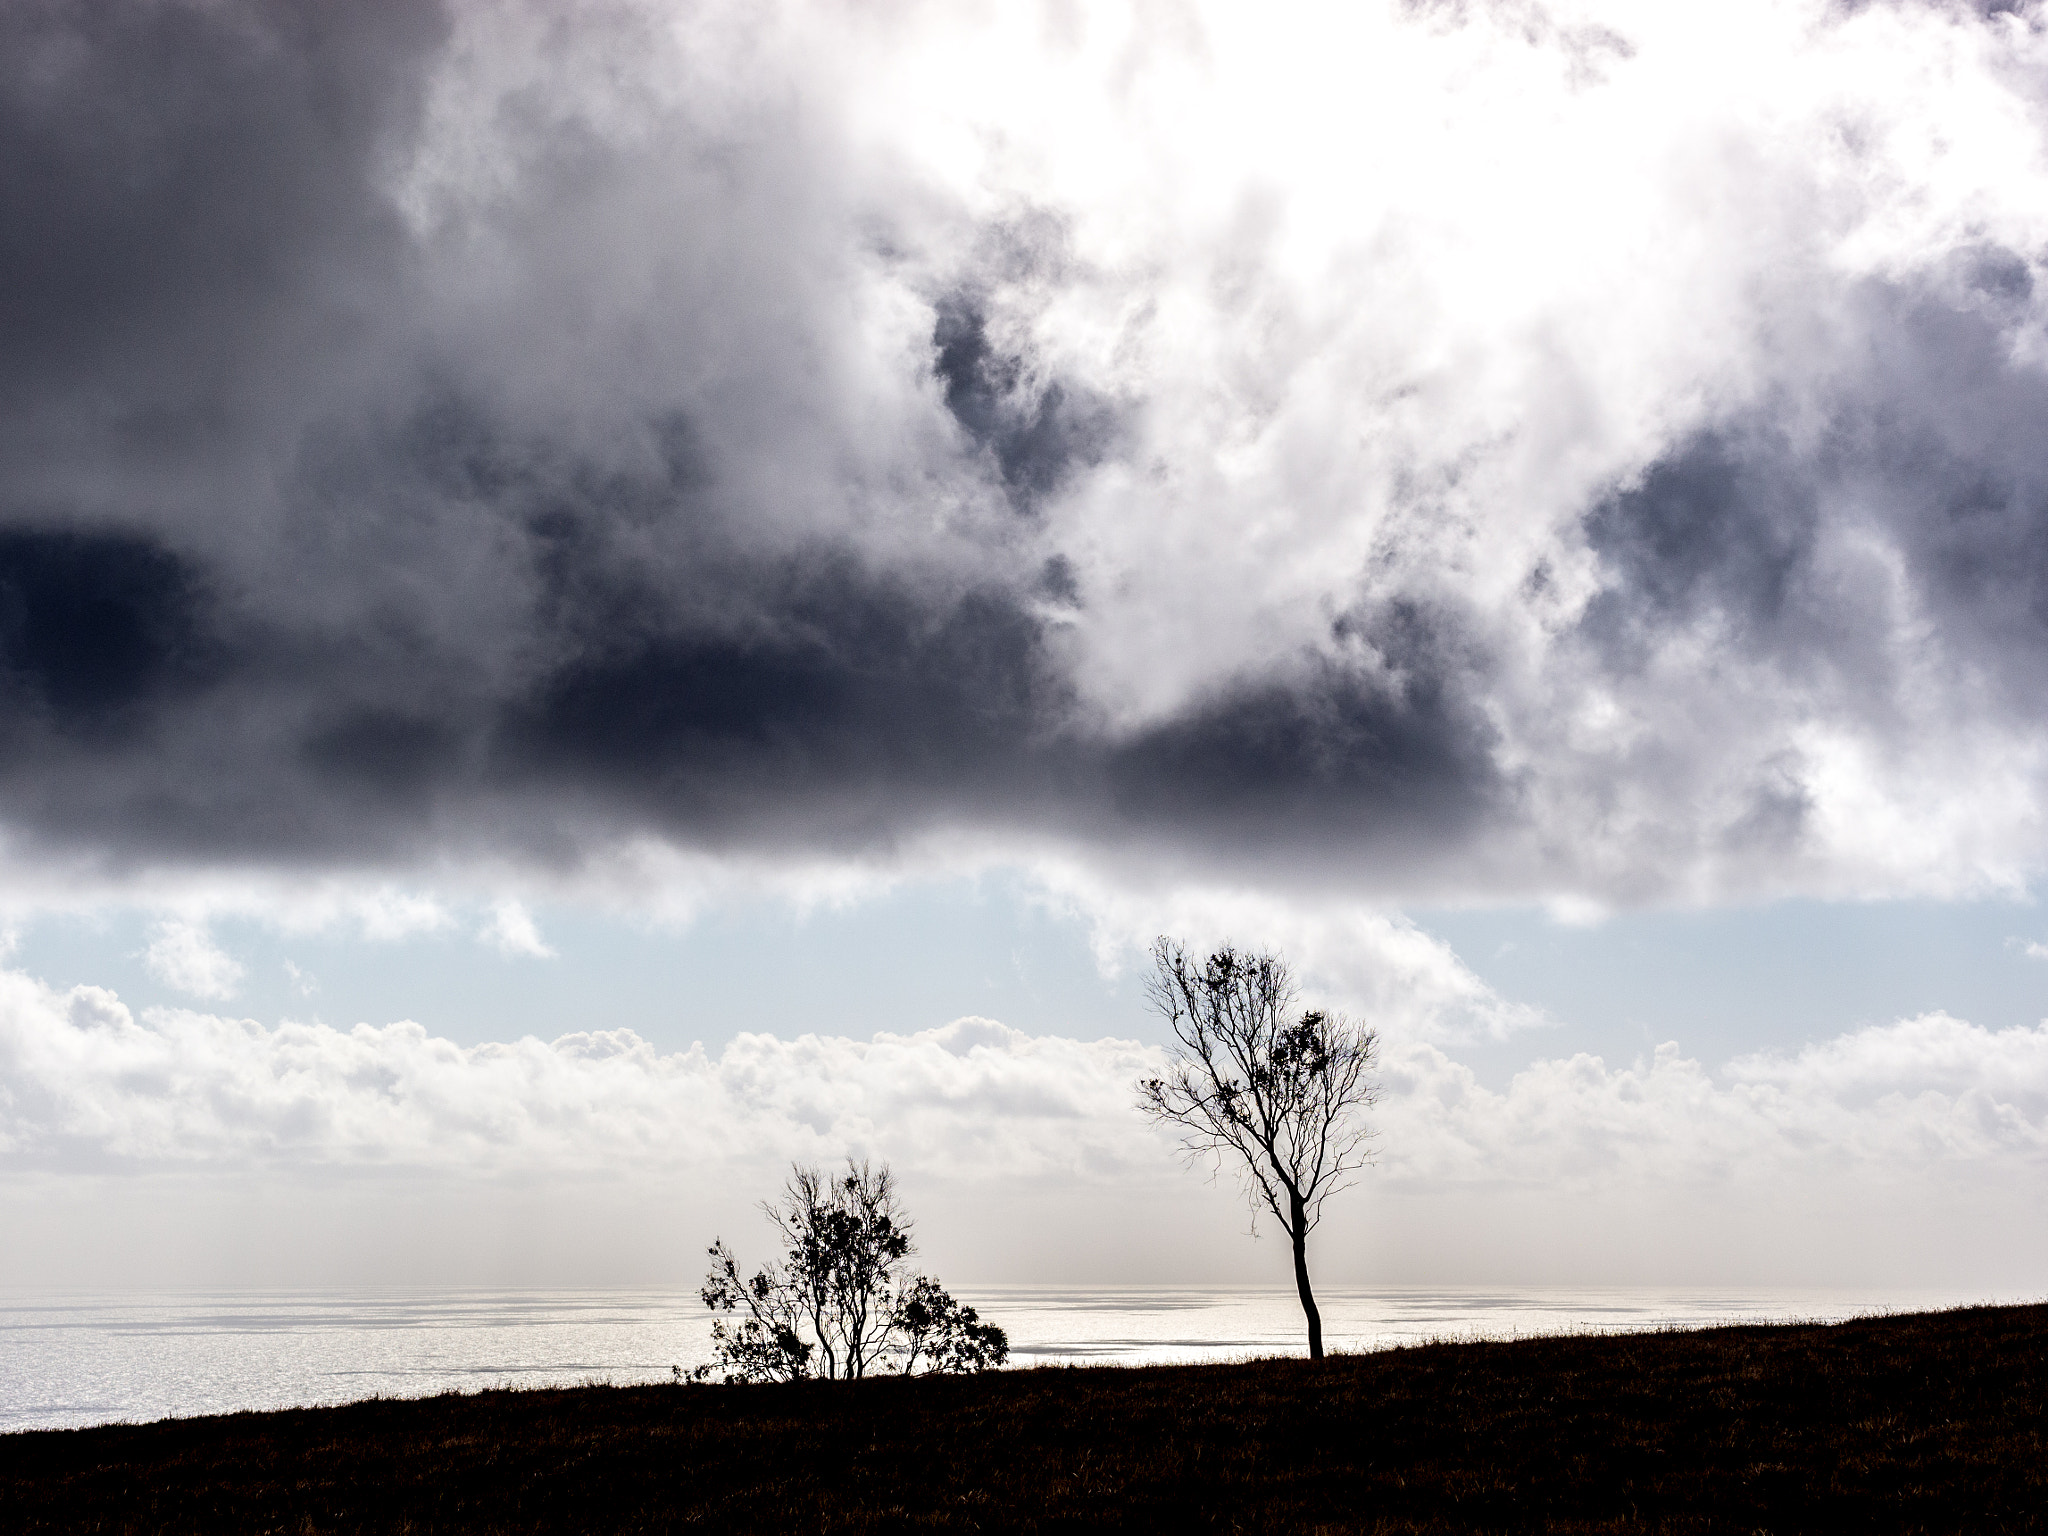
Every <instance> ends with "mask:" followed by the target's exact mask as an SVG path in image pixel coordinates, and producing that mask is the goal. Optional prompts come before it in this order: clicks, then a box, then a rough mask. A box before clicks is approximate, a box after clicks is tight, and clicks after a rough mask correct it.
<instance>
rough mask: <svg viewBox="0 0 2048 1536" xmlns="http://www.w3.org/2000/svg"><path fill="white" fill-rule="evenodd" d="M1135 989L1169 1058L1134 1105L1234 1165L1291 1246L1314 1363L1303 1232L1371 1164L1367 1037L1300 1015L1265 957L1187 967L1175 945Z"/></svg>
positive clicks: (1317, 1328) (1203, 1152)
mask: <svg viewBox="0 0 2048 1536" xmlns="http://www.w3.org/2000/svg"><path fill="white" fill-rule="evenodd" d="M1152 963H1153V973H1152V976H1151V977H1150V979H1149V980H1148V981H1147V983H1146V987H1145V993H1146V996H1147V998H1148V999H1149V1000H1150V1001H1151V1004H1152V1006H1153V1007H1154V1008H1155V1009H1157V1010H1158V1012H1159V1014H1160V1015H1161V1016H1162V1017H1163V1018H1165V1019H1166V1021H1167V1022H1168V1023H1169V1024H1171V1025H1172V1026H1173V1033H1174V1038H1175V1039H1176V1040H1177V1041H1178V1042H1179V1049H1178V1050H1176V1051H1175V1052H1174V1058H1173V1063H1172V1066H1171V1067H1170V1068H1169V1070H1168V1072H1167V1075H1166V1076H1164V1077H1153V1078H1147V1079H1145V1080H1144V1081H1142V1082H1140V1083H1139V1084H1138V1094H1139V1101H1138V1102H1139V1107H1140V1108H1141V1109H1143V1110H1144V1111H1145V1113H1146V1114H1148V1115H1150V1116H1151V1117H1152V1118H1153V1119H1155V1120H1159V1121H1164V1122H1167V1123H1170V1124H1172V1125H1175V1126H1177V1127H1179V1129H1180V1131H1181V1133H1182V1139H1181V1145H1182V1147H1183V1148H1184V1149H1185V1151H1186V1152H1187V1155H1188V1158H1189V1160H1190V1161H1191V1162H1192V1161H1200V1160H1203V1159H1213V1160H1214V1162H1215V1165H1216V1166H1218V1167H1220V1166H1221V1165H1222V1164H1223V1163H1225V1162H1234V1163H1236V1164H1238V1165H1240V1166H1239V1167H1238V1174H1239V1177H1240V1178H1241V1179H1242V1180H1243V1183H1244V1186H1245V1196H1246V1198H1247V1199H1248V1200H1249V1201H1250V1202H1251V1207H1252V1218H1253V1223H1254V1229H1255V1230H1256V1223H1257V1219H1258V1212H1259V1209H1260V1207H1261V1206H1263V1207H1264V1208H1265V1209H1266V1210H1269V1211H1271V1212H1272V1213H1273V1216H1274V1219H1275V1220H1277V1221H1278V1222H1279V1223H1280V1227H1281V1230H1283V1231H1284V1232H1286V1234H1287V1236H1288V1239H1289V1240H1290V1241H1291V1242H1292V1243H1293V1245H1294V1285H1295V1289H1296V1290H1297V1291H1298V1292H1299V1293H1300V1295H1301V1310H1302V1313H1303V1315H1304V1316H1305V1317H1306V1318H1307V1319H1308V1352H1309V1357H1310V1358H1311V1359H1314V1360H1320V1359H1322V1358H1323V1317H1322V1313H1321V1312H1319V1311H1318V1310H1317V1309H1316V1298H1315V1292H1314V1291H1313V1290H1311V1289H1310V1287H1309V1283H1308V1235H1309V1233H1310V1232H1312V1231H1314V1230H1315V1227H1316V1223H1317V1222H1318V1221H1320V1220H1321V1219H1322V1214H1323V1202H1324V1201H1325V1200H1327V1199H1329V1197H1330V1196H1331V1195H1333V1194H1335V1193H1336V1192H1337V1191H1338V1190H1340V1189H1344V1188H1347V1187H1348V1186H1349V1183H1350V1180H1349V1178H1348V1175H1350V1174H1352V1173H1355V1172H1356V1171H1357V1170H1358V1169H1360V1168H1362V1167H1364V1166H1365V1165H1366V1164H1367V1163H1369V1162H1370V1161H1371V1160H1372V1151H1371V1148H1370V1146H1369V1142H1370V1139H1371V1137H1372V1134H1373V1133H1372V1130H1371V1128H1370V1127H1369V1126H1368V1125H1367V1124H1366V1122H1365V1120H1364V1113H1365V1111H1366V1110H1368V1109H1370V1108H1371V1107H1372V1105H1373V1104H1374V1102H1375V1101H1376V1100H1377V1099H1378V1097H1379V1085H1378V1084H1377V1083H1376V1082H1375V1081H1374V1080H1373V1077H1372V1065H1373V1059H1374V1057H1375V1055H1376V1054H1377V1052H1378V1049H1379V1036H1378V1034H1377V1033H1376V1032H1375V1031H1373V1030H1371V1029H1367V1028H1366V1027H1364V1026H1363V1025H1359V1024H1353V1023H1351V1022H1350V1021H1349V1020H1347V1019H1346V1018H1345V1017H1344V1016H1343V1015H1342V1014H1330V1013H1324V1012H1323V1011H1322V1010H1320V1009H1315V1008H1311V1009H1308V1010H1307V1011H1305V1012H1303V1013H1302V1014H1301V1015H1300V1017H1299V1018H1296V1017H1294V1007H1295V1004H1296V1002H1297V1001H1298V998H1299V994H1298V993H1297V991H1296V989H1295V985H1294V978H1293V976H1292V975H1291V974H1290V973H1289V971H1288V969H1287V964H1286V962H1285V961H1283V960H1281V959H1280V958H1279V957H1278V956H1277V955H1272V954H1266V953H1260V954H1247V953H1241V952H1239V951H1238V950H1236V949H1233V948H1231V947H1230V946H1229V945H1227V944H1226V945H1224V946H1223V947H1222V948H1221V949H1219V950H1217V951H1216V952H1215V953H1214V954H1212V955H1210V956H1209V958H1208V959H1207V960H1206V961H1204V962H1203V963H1202V964H1201V965H1200V966H1199V968H1198V967H1197V966H1196V965H1194V964H1192V963H1191V962H1190V961H1189V958H1188V954H1187V951H1186V949H1185V948H1183V947H1182V946H1181V945H1180V944H1179V943H1178V942H1176V941H1175V940H1173V939H1166V938H1162V939H1160V940H1159V941H1158V942H1157V943H1155V944H1154V945H1153V946H1152Z"/></svg>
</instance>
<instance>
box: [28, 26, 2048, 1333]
mask: <svg viewBox="0 0 2048 1536" xmlns="http://www.w3.org/2000/svg"><path fill="white" fill-rule="evenodd" d="M2044 135H2048V17H2044V16H2043V15H2042V14H2041V12H2040V11H2039V9H2038V8H2037V7H2036V6H2033V5H2026V4H2023V5H2007V4H1985V5H1970V4H1965V3H1962V0H1955V3H1947V4H1941V3H1931V0H1930V3H1919V0H1899V3H1891V4H1885V3H1869V4H1846V3H1834V4H1822V3H1810V0H1775V3H1759V0H1715V3H1712V4H1705V3H1701V4H1692V3H1673V4H1665V5H1657V6H1642V5H1637V4H1623V3H1620V0H1614V3H1608V0H1567V3H1558V4H1549V5H1545V4H1538V3H1523V0H1498V3H1492V4H1488V3H1483V0H1472V3H1463V0H1442V3H1436V0H1405V3H1387V4H1371V3H1347V4H1341V5H1330V6H1327V7H1322V8H1317V7H1311V6H1302V7H1290V8H1285V9H1282V10H1277V11H1276V10H1275V9H1274V8H1272V7H1260V6H1250V5H1244V6H1231V5H1224V4H1202V3H1195V0H1189V3H1181V4H1170V3H1169V4H1159V3H1142V4H1141V3H1132V4H1129V5H1118V4H1114V3H1102V4H1095V3H1090V4H1085V5H1084V4H1078V3H1055V0H1044V3H1035V4H1002V3H996V0H991V3H987V4H980V5H974V6H961V5H956V4H938V3H930V4H922V3H900V4H889V5H850V4H848V5H834V4H808V3H772V0H771V3H762V0H747V3H744V4H739V3H732V4H727V3H721V0H710V3H682V0H677V3H665V4H663V3H651V0H644V3H643V0H619V3H599V4H592V5H587V6H579V7H577V8H575V10H574V12H573V15H571V14H570V13H568V12H564V11H563V10H562V9H561V8H560V7H558V6H555V5H551V4H543V3H540V0H534V3H530V4H522V3H517V0H507V3H495V0H460V3H450V4H446V5H435V4H430V3H425V0H376V3H362V4H349V5H321V6H316V5H308V4H296V3H293V4H287V3H282V0H280V3H259V0H203V3H202V0H146V3H145V0H125V3H123V0H116V3H108V4H93V5H87V4H82V3H76V0H26V3H20V4H12V5H8V6H6V7H4V8H0V721H4V727H0V917H4V920H5V923H6V934H5V939H6V942H7V944H8V950H7V956H6V959H5V961H4V966H5V970H4V973H0V1219H4V1220H6V1221H7V1222H8V1223H10V1229H11V1230H13V1231H16V1232H18V1233H21V1234H24V1238H23V1240H21V1241H13V1242H10V1243H9V1244H7V1245H6V1246H5V1248H4V1250H0V1283H7V1282H13V1283H22V1284H53V1283H64V1284H92V1283H169V1282H173V1281H177V1282H185V1281H191V1282H199V1281H204V1282H207V1283H231V1282H237V1281H243V1282H247V1283H295V1284H323V1283H362V1282H373V1281H398V1280H410V1279H418V1278H434V1279H445V1280H456V1281H461V1280H472V1281H478V1282H491V1283H496V1282H500V1281H506V1280H521V1279H526V1280H547V1281H561V1282H565V1283H567V1282H576V1283H595V1282H601V1281H605V1280H614V1279H616V1280H636V1281H639V1280H669V1279H674V1280H675V1281H677V1283H679V1284H687V1283H688V1282H689V1281H690V1280H692V1279H694V1271H695V1268H696V1265H697V1262H698V1259H697V1255H698V1254H699V1252H700V1250H701V1248H702V1246H703V1244H704V1243H705V1242H707V1241H708V1240H709V1238H710V1236H711V1235H712V1233H713V1231H714V1230H724V1231H725V1232H726V1234H727V1235H728V1236H729V1237H732V1238H733V1239H734V1240H735V1241H736V1242H740V1243H741V1245H742V1248H743V1249H744V1247H745V1238H747V1237H750V1236H752V1235H753V1234H752V1233H751V1232H750V1231H749V1230H748V1228H747V1225H746V1224H747V1222H748V1221H749V1218H748V1216H747V1214H746V1204H747V1202H748V1201H749V1200H751V1199H753V1198H757V1197H758V1196H760V1195H763V1194H766V1193H768V1192H769V1190H770V1188H771V1187H772V1185H773V1183H774V1182H775V1178H776V1172H775V1170H776V1169H777V1167H778V1166H779V1165H781V1164H784V1163H786V1162H787V1161H788V1160H789V1159H790V1158H792V1157H802V1158H814V1159H832V1158H837V1157H839V1156H842V1155H845V1154H848V1153H852V1154H859V1155H868V1156H873V1157H877V1158H885V1159H888V1160H890V1161H891V1162H892V1163H894V1164H895V1165H896V1167H897V1168H898V1170H899V1172H900V1173H901V1174H902V1175H903V1177H904V1183H905V1188H906V1190H907V1192H908V1194H909V1196H910V1198H911V1201H912V1205H913V1209H924V1210H925V1211H926V1212H927V1215H926V1218H925V1233H926V1247H927V1252H928V1254H929V1255H930V1256H932V1257H933V1258H934V1260H935V1261H936V1260H938V1259H943V1260H944V1261H945V1262H946V1263H947V1264H948V1265H950V1266H951V1268H952V1270H953V1271H956V1272H960V1273H965V1274H971V1275H974V1276H977V1277H979V1278H982V1279H987V1280H997V1279H1008V1278H1016V1279H1031V1278H1072V1279H1097V1280H1103V1279H1148V1278H1150V1279H1180V1280H1192V1279H1201V1278H1209V1277H1225V1278H1233V1279H1248V1278H1264V1277H1268V1275H1269V1272H1270V1276H1271V1277H1273V1278H1284V1276H1283V1275H1282V1273H1281V1271H1280V1270H1279V1269H1277V1268H1276V1267H1275V1266H1276V1265H1278V1264H1279V1263H1280V1262H1281V1257H1282V1256H1281V1255H1280V1254H1279V1252H1278V1250H1277V1249H1274V1248H1272V1246H1271V1244H1270V1243H1268V1244H1266V1245H1263V1246H1260V1245H1254V1244H1252V1243H1250V1242H1249V1241H1247V1240H1246V1239H1245V1237H1244V1236H1243V1231H1242V1229H1243V1217H1242V1213H1241V1211H1239V1210H1238V1209H1237V1208H1236V1207H1235V1206H1234V1205H1233V1202H1232V1197H1231V1195H1230V1194H1229V1191H1228V1190H1227V1188H1224V1189H1211V1188H1209V1187H1208V1186H1207V1185H1205V1184H1204V1183H1203V1182H1202V1180H1201V1179H1200V1178H1199V1177H1192V1176H1190V1175H1188V1174H1186V1173H1184V1172H1183V1171H1182V1170H1181V1169H1180V1168H1179V1167H1178V1165H1177V1164H1176V1163H1175V1161H1174V1159H1173V1157H1172V1155H1171V1149H1170V1147H1169V1145H1168V1144H1167V1143H1166V1142H1165V1141H1163V1140H1162V1139H1161V1138H1160V1137H1159V1136H1158V1135H1157V1134H1155V1133H1154V1132H1152V1131H1151V1130H1149V1129H1147V1128H1146V1127H1145V1126H1144V1125H1143V1123H1142V1122H1141V1121H1139V1120H1138V1119H1137V1118H1136V1116H1135V1113H1134V1111H1133V1109H1132V1098H1133V1096H1132V1093H1131V1084H1132V1082H1133V1081H1134V1079H1135V1078H1136V1077H1137V1076H1138V1075H1139V1074H1140V1073H1141V1072H1144V1071H1147V1070H1149V1069H1150V1067H1151V1065H1152V1064H1153V1063H1155V1062H1156V1061H1157V1060H1158V1051H1159V1048H1160V1042H1161V1039H1162V1030H1161V1028H1160V1026H1159V1025H1158V1023H1157V1021H1156V1020H1153V1019H1150V1018H1149V1017H1148V1016H1147V1015H1146V1013H1145V1011H1144V1008H1143V1006H1142V995H1141V991H1140V989H1139V987H1138V985H1137V981H1138V973H1137V969H1136V968H1137V967H1139V966H1141V964H1142V954H1143V949H1144V946H1145V945H1146V943H1147V942H1149V940H1150V939H1151V937H1152V936H1153V935H1155V934H1158V933H1162V932H1165V933H1173V934H1177V935H1180V936H1183V937H1185V938H1187V939H1188V940H1190V941H1191V942H1193V943H1195V944H1198V945H1199V944H1203V943H1208V942H1211V941H1215V940H1221V939H1226V938H1228V939H1232V940H1235V941H1237V942H1239V943H1243V944H1248V945H1253V946H1273V947H1276V948H1279V949H1281V950H1283V951H1284V952H1285V953H1286V954H1288V955H1289V956H1290V957H1291V958H1293V959H1294V961H1295V962H1296V964H1297V967H1298V969H1299V970H1300V971H1301V973H1302V976H1303V979H1304V981H1305V982H1306V983H1307V985H1308V987H1309V990H1310V992H1311V993H1312V995H1314V996H1315V997H1316V998H1318V999H1320V1000H1323V1001H1327V1002H1329V1003H1331V1004H1332V1005H1335V1006H1341V1007H1345V1008H1348V1009H1351V1010H1353V1011H1354V1012H1356V1013H1359V1014H1361V1015H1363V1016H1365V1017H1367V1018H1369V1019H1370V1020H1372V1021H1373V1022H1374V1023H1375V1024H1377V1026H1378V1027H1379V1028H1380V1030H1381V1033H1382V1041H1383V1049H1384V1066H1385V1074H1384V1075H1385V1083H1386V1089H1387V1092H1386V1096H1385V1099H1384V1101H1383V1103H1382V1105H1381V1107H1380V1110H1379V1112H1378V1113H1379V1120H1380V1126H1381V1132H1382V1136H1381V1141H1380V1147H1381V1158H1380V1163H1379V1165H1378V1167H1377V1168H1376V1169H1374V1170H1373V1171H1371V1172H1370V1173H1368V1174H1367V1175H1366V1177H1365V1179H1364V1181H1363V1184H1362V1186H1361V1188H1360V1189H1359V1191H1358V1192H1357V1193H1356V1194H1355V1195H1353V1196H1350V1197H1348V1200H1349V1204H1348V1205H1346V1206H1344V1207H1342V1208H1341V1209H1339V1208H1336V1207H1333V1213H1332V1217H1331V1221H1330V1224H1329V1226H1328V1227H1327V1228H1326V1229H1325V1232H1324V1233H1323V1234H1322V1235H1321V1238H1320V1240H1321V1241H1322V1242H1323V1243H1324V1244H1325V1259H1324V1263H1325V1265H1326V1266H1327V1268H1328V1271H1329V1272H1330V1273H1332V1274H1335V1275H1341V1276H1343V1277H1345V1278H1349V1279H1355V1280H1375V1279H1384V1280H1390V1281H1391V1280H1408V1279H1429V1280H1445V1281H1457V1280H1466V1281H1471V1282H1475V1283H1477V1282H1484V1283H1495V1282H1526V1283H1535V1282H1539V1281H1549V1280H1558V1281H1575V1282H1594V1281H1600V1280H1612V1281H1615V1282H1617V1283H1620V1282H1639V1281H1645V1280H1665V1281H1671V1282H1702V1283H1704V1282H1708V1281H1731V1282H1732V1281H1743V1282H1751V1281H1757V1282H1761V1281H1773V1282H1791V1281H1795V1280H1799V1281H1814V1282H1831V1283H1864V1284H1893V1283H1896V1284H1902V1285H1903V1284H1907V1283H1921V1282H1924V1283H1936V1282H1938V1283H1941V1284H1945V1285H1959V1286H1964V1287H1972V1286H1975V1287H1981V1288H1983V1290H1984V1291H1985V1293H1986V1294H1992V1293H1994V1292H1996V1293H2005V1294H2011V1293H2016V1292H2026V1293H2029V1294H2032V1293H2036V1292H2039V1291H2041V1290H2043V1289H2044V1288H2048V1279H2044V1278H2043V1277H2044V1276H2048V1235H2044V1232H2043V1230H2042V1223H2041V1222H2040V1220H2039V1213H2040V1211H2041V1209H2042V1201H2043V1198H2044V1196H2048V1026H2044V1025H2043V1024H2042V1023H2041V1020H2042V1017H2043V1015H2044V1014H2048V917H2044V916H2043V915H2042V913H2041V912H2040V910H2039V909H2038V908H2037V907H2036V906H2035V905H2034V892H2036V891H2037V890H2038V889H2039V888H2040V882H2041V880H2042V876H2043V870H2044V864H2048V816H2044V811H2048V698H2044V687H2048V683H2044V679H2048V288H2044V286H2043V278H2044V276H2048V138H2044ZM1902 1232H1910V1233H1912V1234H1913V1237H1912V1238H1911V1240H1905V1239H1903V1238H1902V1235H1901V1234H1902Z"/></svg>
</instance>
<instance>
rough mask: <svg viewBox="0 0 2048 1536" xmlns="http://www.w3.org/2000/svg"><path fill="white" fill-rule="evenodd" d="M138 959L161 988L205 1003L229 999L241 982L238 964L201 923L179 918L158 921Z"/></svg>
mask: <svg viewBox="0 0 2048 1536" xmlns="http://www.w3.org/2000/svg"><path fill="white" fill-rule="evenodd" d="M142 959H143V964H145V965H146V966H148V967H149V974H150V975H152V976H154V977H155V978H156V979H157V980H158V981H160V982H162V983H163V984H164V985H165V986H167V987H175V988H176V989H177V990H178V991H180V992H185V993H189V994H190V995H191V996H193V997H203V998H206V999H208V1000H209V1001H216V1002H217V1001H224V1000H226V999H227V998H230V997H233V996H234V995H235V988H236V987H238V986H239V985H241V981H242V974H243V970H242V963H241V962H240V961H239V960H237V959H235V958H234V956H232V955H230V954H229V953H228V952H227V951H226V950H224V949H222V948H221V947H220V946H219V945H218V944H216V943H214V941H213V935H212V934H210V933H208V932H207V929H206V925H205V924H204V923H195V922H190V921H187V920H185V919H183V918H166V919H164V920H163V921H162V922H159V923H158V924H157V925H156V928H155V931H154V932H153V933H151V935H150V940H149V948H148V949H147V950H145V951H144V952H143V957H142Z"/></svg>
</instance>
